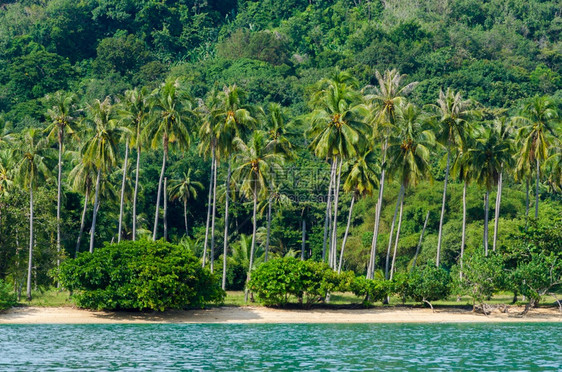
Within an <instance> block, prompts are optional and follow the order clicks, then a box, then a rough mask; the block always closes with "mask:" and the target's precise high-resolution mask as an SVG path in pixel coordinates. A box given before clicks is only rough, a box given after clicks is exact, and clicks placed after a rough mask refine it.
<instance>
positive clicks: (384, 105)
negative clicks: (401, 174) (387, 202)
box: [365, 69, 418, 279]
mask: <svg viewBox="0 0 562 372" xmlns="http://www.w3.org/2000/svg"><path fill="white" fill-rule="evenodd" d="M375 77H376V79H377V86H367V87H366V88H365V90H366V91H370V90H373V92H372V93H370V94H367V95H366V96H365V100H366V101H367V102H369V108H370V118H369V122H370V124H371V126H372V127H373V135H374V138H376V139H378V140H379V141H381V153H382V157H381V169H382V171H381V174H380V181H379V195H378V199H377V204H376V207H375V224H374V226H373V239H372V241H371V253H370V257H369V264H368V266H367V278H369V279H373V277H374V273H375V264H376V262H375V259H376V255H377V241H378V236H379V226H380V216H381V211H382V200H383V195H384V180H385V175H386V166H385V164H386V155H387V149H388V141H389V138H390V134H391V133H392V131H393V129H394V125H395V123H396V107H398V106H399V105H401V104H402V103H404V101H405V97H406V96H407V95H408V94H409V93H410V92H411V91H412V90H414V88H415V87H416V86H417V85H418V82H411V83H409V84H406V85H404V84H403V80H404V79H405V77H406V75H401V74H400V73H399V72H398V71H397V70H396V69H392V70H386V71H385V72H384V73H383V74H381V73H380V72H379V71H375Z"/></svg>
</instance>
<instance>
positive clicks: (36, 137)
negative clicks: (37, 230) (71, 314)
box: [15, 128, 49, 301]
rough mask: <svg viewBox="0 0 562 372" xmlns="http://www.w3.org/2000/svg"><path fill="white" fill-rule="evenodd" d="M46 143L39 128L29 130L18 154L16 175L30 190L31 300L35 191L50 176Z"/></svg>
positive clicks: (28, 284)
mask: <svg viewBox="0 0 562 372" xmlns="http://www.w3.org/2000/svg"><path fill="white" fill-rule="evenodd" d="M45 147H46V143H45V140H44V139H43V136H42V133H41V132H40V131H39V130H37V129H34V128H32V129H29V130H27V131H26V132H25V133H24V135H23V138H22V140H21V143H20V144H19V148H18V150H17V156H18V158H19V159H20V160H19V162H18V164H17V165H16V169H15V170H16V177H17V179H18V180H19V181H20V184H21V185H22V186H23V187H24V188H25V189H27V190H28V191H29V261H28V267H27V300H28V301H31V270H32V268H33V246H34V244H35V239H34V234H33V232H34V231H33V212H34V210H33V191H34V190H35V189H36V188H37V185H38V183H39V182H41V181H42V180H44V179H45V178H47V177H48V176H49V169H48V167H47V165H46V164H45V161H44V160H45V158H44V156H43V151H44V150H45Z"/></svg>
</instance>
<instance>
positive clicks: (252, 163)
mask: <svg viewBox="0 0 562 372" xmlns="http://www.w3.org/2000/svg"><path fill="white" fill-rule="evenodd" d="M265 138H266V136H265V133H264V132H262V131H254V132H253V134H252V136H251V138H250V140H249V141H248V143H247V144H246V143H244V141H242V140H241V139H240V138H236V139H235V140H234V143H235V146H236V147H237V149H238V153H237V154H236V160H237V164H238V165H237V167H236V169H235V170H234V173H233V177H234V178H235V179H236V180H237V181H238V183H239V185H240V191H241V192H242V193H243V194H244V195H245V196H246V197H247V198H252V199H253V218H252V223H253V228H252V247H251V251H250V264H249V267H248V277H247V281H249V280H250V275H251V269H252V265H253V260H254V252H255V246H256V230H257V206H258V198H260V197H261V196H263V195H264V194H265V192H266V190H267V186H268V184H269V177H270V175H271V171H272V169H273V168H278V167H279V166H280V165H281V164H282V163H283V157H281V156H280V155H279V154H276V153H275V152H273V151H271V149H268V147H267V143H266V140H265ZM244 300H245V301H247V300H248V290H247V289H246V293H245V296H244Z"/></svg>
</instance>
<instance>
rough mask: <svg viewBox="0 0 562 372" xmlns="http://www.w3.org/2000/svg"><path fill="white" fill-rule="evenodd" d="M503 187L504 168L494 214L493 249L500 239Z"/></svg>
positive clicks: (499, 182)
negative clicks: (499, 227)
mask: <svg viewBox="0 0 562 372" xmlns="http://www.w3.org/2000/svg"><path fill="white" fill-rule="evenodd" d="M502 169H503V166H502ZM502 187H503V170H502V171H501V172H500V179H499V180H498V193H497V195H496V209H495V215H494V240H493V243H492V250H493V251H495V250H496V243H497V241H498V226H499V218H500V205H501V202H502Z"/></svg>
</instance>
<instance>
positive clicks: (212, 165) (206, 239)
mask: <svg viewBox="0 0 562 372" xmlns="http://www.w3.org/2000/svg"><path fill="white" fill-rule="evenodd" d="M211 153H212V155H211V178H210V180H209V199H208V203H207V224H206V225H205V243H204V244H203V260H202V261H203V264H202V266H203V267H205V264H206V260H207V245H208V243H209V224H210V223H211V208H212V206H213V180H214V169H215V148H214V147H213V148H212V150H211Z"/></svg>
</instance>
